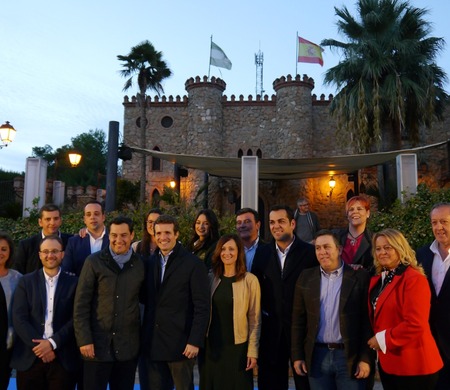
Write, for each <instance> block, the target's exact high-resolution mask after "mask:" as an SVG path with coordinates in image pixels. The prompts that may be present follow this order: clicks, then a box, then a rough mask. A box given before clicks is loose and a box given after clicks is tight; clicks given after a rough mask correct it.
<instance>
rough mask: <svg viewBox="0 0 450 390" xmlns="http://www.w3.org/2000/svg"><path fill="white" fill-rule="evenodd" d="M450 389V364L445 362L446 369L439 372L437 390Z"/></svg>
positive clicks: (443, 368)
mask: <svg viewBox="0 0 450 390" xmlns="http://www.w3.org/2000/svg"><path fill="white" fill-rule="evenodd" d="M441 356H442V355H441ZM448 389H450V362H446V361H444V367H442V369H441V371H439V379H438V382H437V385H436V390H448Z"/></svg>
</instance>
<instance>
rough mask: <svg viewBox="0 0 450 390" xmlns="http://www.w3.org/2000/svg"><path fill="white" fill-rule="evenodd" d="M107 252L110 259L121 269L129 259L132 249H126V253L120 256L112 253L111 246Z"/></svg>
mask: <svg viewBox="0 0 450 390" xmlns="http://www.w3.org/2000/svg"><path fill="white" fill-rule="evenodd" d="M109 252H110V253H111V256H112V258H113V259H114V261H115V262H116V263H117V265H118V266H119V267H120V269H122V268H123V266H124V264H125V263H126V262H127V261H129V260H130V259H131V255H132V254H133V249H132V248H131V247H130V249H128V252H127V253H122V254H120V255H117V254H115V253H114V252H113V250H112V249H111V246H110V247H109Z"/></svg>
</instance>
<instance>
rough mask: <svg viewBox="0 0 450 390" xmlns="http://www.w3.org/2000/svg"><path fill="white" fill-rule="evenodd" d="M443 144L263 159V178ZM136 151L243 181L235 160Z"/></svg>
mask: <svg viewBox="0 0 450 390" xmlns="http://www.w3.org/2000/svg"><path fill="white" fill-rule="evenodd" d="M447 142H449V141H443V142H439V143H435V144H432V145H426V146H421V147H418V148H412V149H402V150H394V151H390V152H379V153H367V154H353V155H347V156H330V157H316V158H299V159H265V158H262V159H259V178H260V179H262V180H289V179H307V178H314V177H320V176H326V175H339V174H349V173H351V172H354V171H357V170H358V169H361V168H366V167H371V166H374V165H379V164H383V163H385V162H387V161H389V160H393V159H395V158H396V157H397V156H398V155H399V154H405V153H417V152H420V151H423V150H426V149H430V148H435V147H438V146H442V145H445V144H446V143H447ZM131 149H132V150H133V151H134V152H137V153H143V154H147V155H150V156H152V157H156V158H160V159H162V160H166V161H170V162H172V163H174V164H175V163H176V164H178V165H181V166H183V167H185V168H191V169H199V170H201V171H204V172H208V173H209V174H210V175H212V176H219V177H229V178H241V163H242V161H241V159H240V158H232V157H213V156H196V155H190V154H175V153H165V152H159V151H155V150H147V149H141V148H136V147H132V148H131Z"/></svg>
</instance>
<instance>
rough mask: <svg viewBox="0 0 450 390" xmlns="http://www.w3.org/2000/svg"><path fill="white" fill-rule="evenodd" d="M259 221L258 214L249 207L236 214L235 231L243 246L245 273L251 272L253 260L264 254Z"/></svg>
mask: <svg viewBox="0 0 450 390" xmlns="http://www.w3.org/2000/svg"><path fill="white" fill-rule="evenodd" d="M260 228H261V221H260V219H259V213H258V212H257V211H256V210H253V209H251V208H249V207H244V208H242V209H240V210H238V211H237V212H236V231H237V234H238V235H239V237H240V238H241V240H242V243H243V244H244V251H245V263H246V266H247V271H248V272H251V271H252V268H253V263H254V261H255V258H258V257H259V256H261V255H262V254H263V253H264V250H263V247H264V246H265V245H266V243H265V242H263V241H262V240H261V238H260V237H259V229H260Z"/></svg>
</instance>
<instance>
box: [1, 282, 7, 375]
mask: <svg viewBox="0 0 450 390" xmlns="http://www.w3.org/2000/svg"><path fill="white" fill-rule="evenodd" d="M7 333H8V307H7V304H6V297H5V292H4V291H3V287H2V284H1V283H0V355H1V356H0V362H3V361H4V359H3V357H4V356H6V355H5V354H6V335H7ZM5 359H6V357H5ZM2 369H3V368H2V367H0V370H2Z"/></svg>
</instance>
